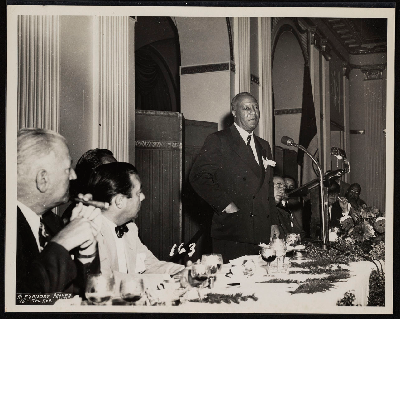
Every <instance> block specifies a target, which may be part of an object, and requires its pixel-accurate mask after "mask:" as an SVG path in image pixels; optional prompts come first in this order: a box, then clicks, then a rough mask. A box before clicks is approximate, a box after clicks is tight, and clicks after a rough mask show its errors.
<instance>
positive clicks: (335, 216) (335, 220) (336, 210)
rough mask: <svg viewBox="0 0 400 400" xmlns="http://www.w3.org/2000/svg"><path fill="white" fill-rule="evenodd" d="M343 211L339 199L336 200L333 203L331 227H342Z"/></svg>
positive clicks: (330, 218) (330, 219)
mask: <svg viewBox="0 0 400 400" xmlns="http://www.w3.org/2000/svg"><path fill="white" fill-rule="evenodd" d="M342 216H343V212H342V208H341V207H340V204H339V201H337V200H336V201H335V202H334V203H333V204H332V208H331V215H330V217H329V228H339V227H340V218H342Z"/></svg>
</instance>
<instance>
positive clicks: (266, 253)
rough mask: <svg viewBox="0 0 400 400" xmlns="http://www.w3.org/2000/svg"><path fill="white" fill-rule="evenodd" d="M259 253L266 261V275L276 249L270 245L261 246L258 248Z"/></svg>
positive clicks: (274, 256)
mask: <svg viewBox="0 0 400 400" xmlns="http://www.w3.org/2000/svg"><path fill="white" fill-rule="evenodd" d="M260 255H261V258H262V259H263V260H264V261H266V263H267V265H266V268H265V271H266V272H267V275H268V274H269V268H270V265H271V262H272V261H274V260H275V258H276V251H275V250H274V249H271V248H270V247H263V248H262V249H261V250H260ZM262 267H264V264H262Z"/></svg>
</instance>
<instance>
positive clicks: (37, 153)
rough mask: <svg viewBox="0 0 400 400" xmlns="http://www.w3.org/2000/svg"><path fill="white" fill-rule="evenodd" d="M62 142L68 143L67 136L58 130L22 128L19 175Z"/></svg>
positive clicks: (18, 160) (18, 139)
mask: <svg viewBox="0 0 400 400" xmlns="http://www.w3.org/2000/svg"><path fill="white" fill-rule="evenodd" d="M60 143H64V144H65V145H67V143H66V140H65V138H64V137H63V136H62V135H60V134H59V133H57V132H54V131H51V130H46V129H38V128H23V129H20V130H19V131H18V135H17V168H18V175H20V174H24V173H25V172H26V168H31V166H32V165H33V164H34V163H35V162H37V161H38V160H40V159H41V158H43V157H46V156H47V155H49V154H50V153H51V152H52V151H56V148H57V146H59V144H60Z"/></svg>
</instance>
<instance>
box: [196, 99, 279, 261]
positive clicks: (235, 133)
mask: <svg viewBox="0 0 400 400" xmlns="http://www.w3.org/2000/svg"><path fill="white" fill-rule="evenodd" d="M231 106H232V115H233V117H234V124H233V125H232V126H230V127H229V128H227V129H225V130H222V131H219V132H216V133H212V134H211V135H209V136H208V137H207V139H206V141H205V142H204V145H203V148H202V149H201V151H200V153H199V155H198V157H197V159H196V161H195V163H194V165H193V167H192V170H191V172H190V175H189V180H190V183H191V185H192V186H193V188H194V190H195V191H196V192H197V193H198V194H199V195H200V196H201V197H202V198H203V199H204V200H205V201H207V203H209V204H210V206H211V207H212V208H213V209H214V216H213V220H212V226H211V237H212V240H213V251H214V252H215V253H220V254H222V255H223V258H224V262H228V261H229V260H231V259H234V258H236V257H240V256H243V255H250V254H257V253H258V251H259V247H258V244H259V243H260V242H264V243H268V242H269V241H270V238H271V237H272V236H273V235H277V236H279V229H278V226H277V216H276V207H275V200H274V186H273V181H272V177H273V173H272V166H273V165H275V163H274V162H273V161H272V160H271V159H272V153H271V148H270V145H269V143H268V142H267V141H265V140H264V139H261V138H259V137H257V136H255V135H254V134H253V131H254V129H255V128H256V127H257V125H258V122H259V119H260V111H259V109H258V103H257V100H256V99H255V98H254V97H253V96H252V95H251V94H250V93H247V92H243V93H239V94H238V95H236V96H235V97H234V98H233V99H232V103H231Z"/></svg>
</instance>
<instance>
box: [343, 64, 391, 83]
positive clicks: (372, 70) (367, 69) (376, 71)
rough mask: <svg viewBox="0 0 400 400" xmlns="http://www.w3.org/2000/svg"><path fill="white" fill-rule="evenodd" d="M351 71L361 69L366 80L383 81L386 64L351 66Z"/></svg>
mask: <svg viewBox="0 0 400 400" xmlns="http://www.w3.org/2000/svg"><path fill="white" fill-rule="evenodd" d="M349 68H350V69H360V70H361V72H362V73H363V74H364V80H365V81H369V80H376V79H382V77H383V71H384V70H385V69H386V64H370V65H355V64H349Z"/></svg>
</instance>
